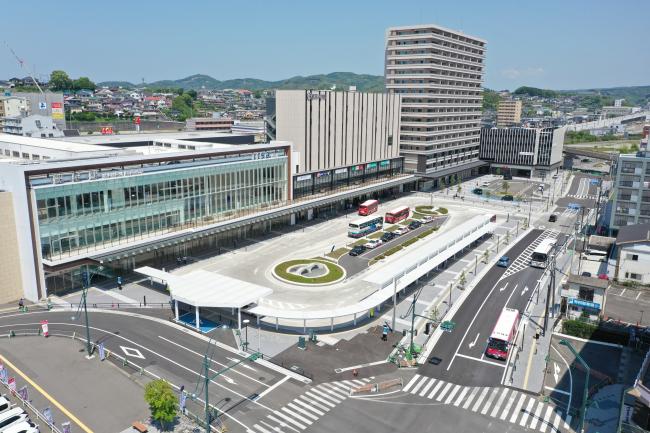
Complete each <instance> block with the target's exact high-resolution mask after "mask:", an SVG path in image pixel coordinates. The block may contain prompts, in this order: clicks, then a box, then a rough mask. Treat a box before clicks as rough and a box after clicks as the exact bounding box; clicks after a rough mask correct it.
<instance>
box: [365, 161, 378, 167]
mask: <svg viewBox="0 0 650 433" xmlns="http://www.w3.org/2000/svg"><path fill="white" fill-rule="evenodd" d="M366 168H368V169H371V168H377V163H376V162H371V163H370V164H368V165H367V166H366Z"/></svg>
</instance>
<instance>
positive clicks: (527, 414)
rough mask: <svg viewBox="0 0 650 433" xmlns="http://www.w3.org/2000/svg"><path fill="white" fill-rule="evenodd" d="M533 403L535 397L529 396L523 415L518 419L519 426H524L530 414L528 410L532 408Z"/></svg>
mask: <svg viewBox="0 0 650 433" xmlns="http://www.w3.org/2000/svg"><path fill="white" fill-rule="evenodd" d="M534 404H535V399H534V398H532V397H530V398H529V400H528V405H527V406H526V410H525V411H524V416H522V417H521V421H519V425H520V426H522V427H523V426H525V425H526V422H527V421H528V417H529V416H530V412H531V411H532V410H533V405H534Z"/></svg>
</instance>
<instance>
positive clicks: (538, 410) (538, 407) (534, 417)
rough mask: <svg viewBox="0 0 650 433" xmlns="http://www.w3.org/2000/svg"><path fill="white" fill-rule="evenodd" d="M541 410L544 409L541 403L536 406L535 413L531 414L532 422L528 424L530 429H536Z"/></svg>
mask: <svg viewBox="0 0 650 433" xmlns="http://www.w3.org/2000/svg"><path fill="white" fill-rule="evenodd" d="M542 409H544V403H542V402H541V401H540V402H539V404H538V405H537V409H536V410H535V413H534V414H533V420H532V421H531V423H530V426H529V427H530V428H532V429H535V427H537V423H538V422H539V417H540V415H541V414H542Z"/></svg>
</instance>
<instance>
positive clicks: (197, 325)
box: [194, 305, 201, 331]
mask: <svg viewBox="0 0 650 433" xmlns="http://www.w3.org/2000/svg"><path fill="white" fill-rule="evenodd" d="M194 309H195V314H196V329H198V330H199V331H200V330H201V325H200V322H199V306H198V305H197V306H196V307H194Z"/></svg>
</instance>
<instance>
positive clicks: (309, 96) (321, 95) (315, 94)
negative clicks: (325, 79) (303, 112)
mask: <svg viewBox="0 0 650 433" xmlns="http://www.w3.org/2000/svg"><path fill="white" fill-rule="evenodd" d="M314 99H320V100H322V101H324V100H325V93H320V92H318V91H316V92H314V91H313V90H307V100H308V101H312V100H314Z"/></svg>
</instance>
